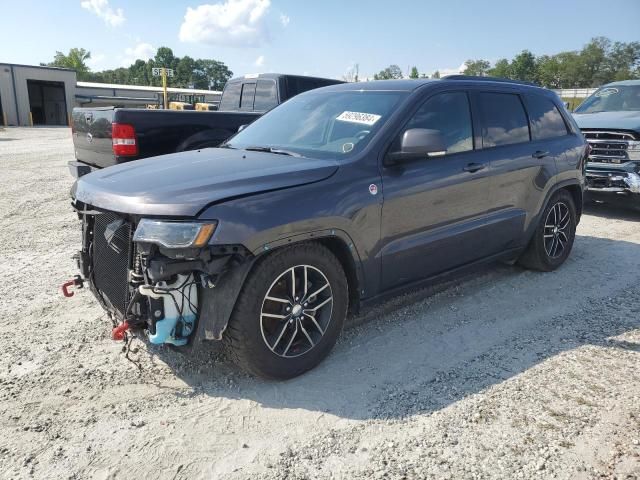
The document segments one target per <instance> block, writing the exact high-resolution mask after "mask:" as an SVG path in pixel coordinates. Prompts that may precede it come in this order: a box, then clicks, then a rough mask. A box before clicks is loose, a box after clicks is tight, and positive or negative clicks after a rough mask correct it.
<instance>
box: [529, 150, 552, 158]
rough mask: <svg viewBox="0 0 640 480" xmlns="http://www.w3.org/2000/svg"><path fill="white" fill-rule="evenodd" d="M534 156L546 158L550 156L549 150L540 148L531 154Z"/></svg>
mask: <svg viewBox="0 0 640 480" xmlns="http://www.w3.org/2000/svg"><path fill="white" fill-rule="evenodd" d="M531 156H532V157H533V158H544V157H547V156H549V152H543V151H542V150H538V151H536V152H533V154H532V155H531Z"/></svg>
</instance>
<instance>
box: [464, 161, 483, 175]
mask: <svg viewBox="0 0 640 480" xmlns="http://www.w3.org/2000/svg"><path fill="white" fill-rule="evenodd" d="M483 168H487V166H486V165H484V164H482V163H470V164H468V165H467V166H465V167H464V168H463V170H464V171H465V172H471V173H474V172H478V171H480V170H482V169H483Z"/></svg>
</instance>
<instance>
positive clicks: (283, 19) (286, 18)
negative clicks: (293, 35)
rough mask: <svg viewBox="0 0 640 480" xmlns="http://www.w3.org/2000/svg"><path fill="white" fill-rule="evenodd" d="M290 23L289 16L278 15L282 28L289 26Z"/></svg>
mask: <svg viewBox="0 0 640 480" xmlns="http://www.w3.org/2000/svg"><path fill="white" fill-rule="evenodd" d="M290 21H291V18H289V15H285V14H284V13H281V14H280V23H281V24H282V26H283V27H286V26H287V25H289V22H290Z"/></svg>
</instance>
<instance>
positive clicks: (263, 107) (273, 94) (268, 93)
mask: <svg viewBox="0 0 640 480" xmlns="http://www.w3.org/2000/svg"><path fill="white" fill-rule="evenodd" d="M276 105H278V91H277V88H276V82H274V81H273V80H258V83H257V85H256V99H255V102H254V104H253V109H254V110H256V111H258V112H265V111H267V110H271V109H272V108H273V107H275V106H276Z"/></svg>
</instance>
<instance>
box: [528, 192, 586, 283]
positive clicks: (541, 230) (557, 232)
mask: <svg viewBox="0 0 640 480" xmlns="http://www.w3.org/2000/svg"><path fill="white" fill-rule="evenodd" d="M576 225H577V215H576V207H575V203H574V201H573V197H572V196H571V194H570V193H569V192H567V191H566V190H560V191H558V192H556V193H555V194H554V195H553V196H552V197H551V199H550V200H549V203H548V204H547V206H546V207H545V209H544V210H543V212H542V215H541V216H540V220H539V222H538V226H537V227H536V230H535V232H534V234H533V238H532V239H531V242H530V243H529V246H528V247H527V249H526V250H525V252H524V253H523V254H522V256H521V257H520V258H519V259H518V263H519V264H520V265H522V266H523V267H526V268H529V269H532V270H539V271H543V272H550V271H552V270H555V269H556V268H558V267H559V266H560V265H562V264H563V263H564V262H565V260H566V259H567V257H569V254H570V253H571V249H572V247H573V242H574V240H575V236H576Z"/></svg>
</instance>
